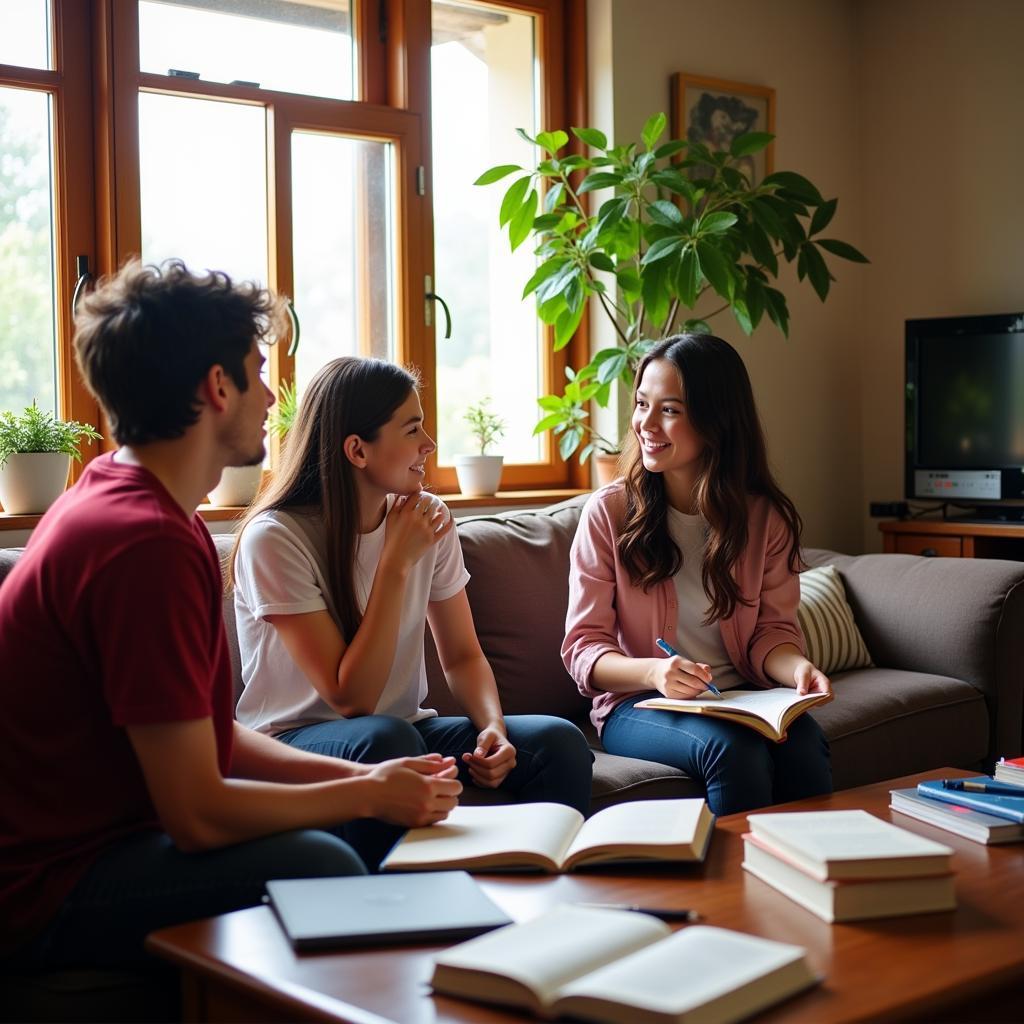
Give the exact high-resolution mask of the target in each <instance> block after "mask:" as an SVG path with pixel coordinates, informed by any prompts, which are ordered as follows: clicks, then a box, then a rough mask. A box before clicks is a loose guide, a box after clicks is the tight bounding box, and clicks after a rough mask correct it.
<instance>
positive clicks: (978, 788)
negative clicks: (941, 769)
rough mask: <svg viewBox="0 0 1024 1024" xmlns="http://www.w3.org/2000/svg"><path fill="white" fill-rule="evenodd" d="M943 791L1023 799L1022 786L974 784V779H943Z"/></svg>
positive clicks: (993, 783)
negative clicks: (950, 790)
mask: <svg viewBox="0 0 1024 1024" xmlns="http://www.w3.org/2000/svg"><path fill="white" fill-rule="evenodd" d="M942 788H943V789H959V790H960V791H961V792H962V793H990V794H992V795H993V796H1016V797H1024V786H1013V785H1011V784H1009V783H1003V782H976V781H975V780H974V779H943V780H942Z"/></svg>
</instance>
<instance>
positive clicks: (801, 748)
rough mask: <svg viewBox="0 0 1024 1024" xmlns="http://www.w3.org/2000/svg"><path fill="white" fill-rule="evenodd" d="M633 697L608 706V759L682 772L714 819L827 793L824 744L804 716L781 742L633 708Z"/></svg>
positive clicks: (717, 722)
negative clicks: (614, 756)
mask: <svg viewBox="0 0 1024 1024" xmlns="http://www.w3.org/2000/svg"><path fill="white" fill-rule="evenodd" d="M650 696H651V694H650V693H638V694H636V695H635V696H632V697H630V698H629V700H626V701H623V702H622V703H621V704H619V705H618V707H616V708H615V709H614V710H613V711H612V713H611V715H610V716H609V717H608V719H607V721H606V722H605V724H604V729H603V731H602V733H601V742H602V743H603V744H604V749H605V750H607V751H608V753H609V754H621V755H622V756H624V757H642V758H645V759H646V760H648V761H660V762H661V763H662V764H670V765H673V766H674V767H676V768H680V769H682V770H683V771H684V772H686V774H687V775H689V776H690V777H691V778H692V779H696V780H697V781H698V782H700V783H701V784H702V785H703V786H704V788H705V791H706V792H707V801H708V806H709V807H710V808H711V810H712V811H713V812H714V813H715V814H717V815H719V816H721V815H723V814H735V813H737V812H738V811H751V810H754V809H755V808H757V807H767V806H769V805H771V804H778V803H785V802H787V801H789V800H802V799H803V798H804V797H810V796H819V795H820V794H822V793H831V792H832V763H831V761H830V759H829V751H828V740H827V739H826V738H825V734H824V733H823V732H822V731H821V726H819V725H818V723H817V722H815V720H814V719H813V718H811V716H810V715H802V716H801V717H800V718H798V719H797V720H796V721H795V722H793V724H792V725H791V726H790V727H789V735H788V737H787V739H786V740H785V741H784V742H782V743H773V742H772V741H771V740H768V739H765V738H764V737H763V736H761V735H760V734H759V733H757V732H755V731H754V730H753V729H749V728H747V727H746V726H743V725H736V724H735V723H734V722H725V721H722V719H720V718H709V717H705V716H704V715H687V714H680V713H679V712H678V711H654V710H645V709H643V708H641V709H640V710H637V709H636V708H634V707H633V705H634V704H636V703H637V701H640V700H644V699H646V698H648V697H650Z"/></svg>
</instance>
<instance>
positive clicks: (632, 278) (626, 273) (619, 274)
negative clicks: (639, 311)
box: [615, 267, 640, 302]
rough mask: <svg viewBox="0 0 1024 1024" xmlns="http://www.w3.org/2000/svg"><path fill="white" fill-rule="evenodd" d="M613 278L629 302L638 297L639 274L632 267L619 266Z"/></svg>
mask: <svg viewBox="0 0 1024 1024" xmlns="http://www.w3.org/2000/svg"><path fill="white" fill-rule="evenodd" d="M615 280H616V281H618V283H619V288H620V289H621V291H622V294H623V295H624V296H625V297H626V299H627V300H628V301H629V302H634V301H636V299H638V298H639V297H640V275H639V274H638V273H637V272H636V271H635V270H634V269H633V268H632V267H620V268H619V269H618V270H617V271H616V272H615Z"/></svg>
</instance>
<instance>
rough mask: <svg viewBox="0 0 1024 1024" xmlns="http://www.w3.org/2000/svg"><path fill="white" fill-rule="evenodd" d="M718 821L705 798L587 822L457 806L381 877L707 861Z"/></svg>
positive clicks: (610, 810)
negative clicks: (457, 870)
mask: <svg viewBox="0 0 1024 1024" xmlns="http://www.w3.org/2000/svg"><path fill="white" fill-rule="evenodd" d="M714 823H715V816H714V815H713V814H712V813H711V811H710V810H708V805H707V804H706V803H705V802H704V801H703V800H701V799H690V800H630V801H627V802H626V803H621V804H615V805H613V806H612V807H606V808H605V809H604V810H603V811H598V812H597V814H595V815H593V816H592V817H591V818H589V819H587V820H584V818H583V815H582V814H580V813H579V811H576V810H574V809H573V808H571V807H566V806H565V805H563V804H547V803H536V804H503V805H500V806H495V807H456V808H455V809H454V810H453V811H452V813H451V814H449V815H448V817H447V818H446V819H445V820H444V821H443V822H441V823H440V824H437V825H428V826H426V827H425V828H414V829H410V830H409V831H408V832H406V834H405V836H404V837H403V838H402V839H401V841H400V842H399V843H398V844H397V845H396V846H395V847H394V849H393V850H392V851H391V852H390V853H389V854H388V855H387V857H385V858H384V862H383V864H382V865H381V870H382V871H424V870H428V871H429V870H440V869H447V868H464V869H468V870H473V869H474V868H476V869H488V870H492V869H499V870H500V869H503V868H535V869H539V870H541V871H571V870H572V869H573V868H575V867H577V866H579V865H585V864H596V863H601V862H615V861H633V860H658V861H696V860H703V859H704V854H705V853H706V852H707V847H708V842H709V841H710V839H711V832H712V826H713V825H714Z"/></svg>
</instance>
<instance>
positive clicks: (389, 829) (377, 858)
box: [278, 715, 594, 870]
mask: <svg viewBox="0 0 1024 1024" xmlns="http://www.w3.org/2000/svg"><path fill="white" fill-rule="evenodd" d="M505 727H506V729H507V730H508V738H509V740H510V741H511V743H512V745H513V746H514V747H515V748H516V766H515V768H513V769H512V771H510V772H509V773H508V776H507V777H506V778H505V780H504V782H502V784H501V786H500V787H499V791H500V792H502V793H508V794H510V795H511V796H513V797H515V798H516V799H517V800H520V801H524V802H527V801H528V802H537V801H547V802H549V803H559V804H568V805H569V806H570V807H575V808H576V810H578V811H579V812H580V813H581V814H584V815H586V814H588V813H589V810H590V783H591V775H592V766H593V760H594V758H593V755H592V754H591V752H590V748H589V747H588V746H587V741H586V739H585V738H584V736H583V733H581V732H580V731H579V729H577V728H576V726H575V725H573V724H572V723H571V722H567V721H565V719H562V718H555V717H553V716H551V715H510V716H509V717H508V718H506V719H505ZM476 737H477V729H476V727H475V726H474V725H473V723H472V722H471V721H470V720H469V719H468V718H424V719H423V720H421V721H419V722H416V723H410V722H406V721H405V720H404V719H401V718H393V717H391V716H389V715H365V716H363V717H361V718H338V719H335V720H334V721H331V722H318V723H317V724H316V725H307V726H303V727H302V728H301V729H293V730H291V731H290V732H286V733H282V734H281V735H280V736H278V739H280V740H282V741H283V742H285V743H287V744H289V745H290V746H293V747H299V748H301V749H302V750H308V751H311V752H312V753H314V754H325V755H327V756H329V757H343V758H346V759H348V760H350V761H359V762H360V763H363V764H377V763H378V762H380V761H387V760H389V759H390V758H393V757H418V756H420V755H421V754H426V753H428V752H432V753H438V754H445V755H449V754H450V755H454V756H455V757H456V758H457V759H458V765H459V779H460V781H461V782H462V784H463V785H464V786H472V785H473V784H474V783H473V782H472V780H471V779H470V777H469V772H468V771H467V770H466V767H465V765H464V764H463V763H462V760H461V755H462V754H463V753H466V752H468V751H471V750H473V749H474V748H475V747H476ZM403 831H404V829H402V828H399V827H398V826H396V825H388V824H385V823H384V822H380V821H371V820H362V821H355V822H351V823H350V824H349V826H348V827H347V828H346V830H345V838H346V839H348V841H349V842H350V843H352V845H353V846H354V847H355V848H356V849H357V850H358V851H359V854H360V856H361V857H362V858H363V860H365V861H366V863H367V865H368V866H369V867H370V869H371V870H376V869H377V867H378V866H379V864H380V862H381V860H383V859H384V857H385V855H386V854H387V852H388V851H389V850H390V849H391V847H392V846H394V845H395V843H396V842H398V840H399V839H400V838H401V836H402V833H403Z"/></svg>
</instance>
